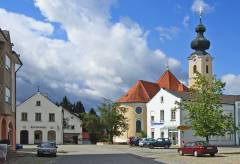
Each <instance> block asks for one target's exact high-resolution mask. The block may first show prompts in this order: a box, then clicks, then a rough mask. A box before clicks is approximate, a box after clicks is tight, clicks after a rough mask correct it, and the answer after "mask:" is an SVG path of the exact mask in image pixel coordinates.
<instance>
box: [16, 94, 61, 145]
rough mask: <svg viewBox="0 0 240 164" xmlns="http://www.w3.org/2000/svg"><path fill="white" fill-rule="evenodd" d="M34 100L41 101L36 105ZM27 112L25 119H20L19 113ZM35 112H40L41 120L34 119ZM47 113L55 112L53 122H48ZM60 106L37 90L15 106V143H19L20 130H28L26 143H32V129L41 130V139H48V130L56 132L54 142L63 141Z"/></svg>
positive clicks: (44, 140)
mask: <svg viewBox="0 0 240 164" xmlns="http://www.w3.org/2000/svg"><path fill="white" fill-rule="evenodd" d="M36 101H40V102H41V106H36ZM22 112H26V113H27V121H22V120H21V113H22ZM35 113H41V119H42V120H41V121H35ZM49 113H54V114H55V122H49ZM62 120H63V118H62V107H58V106H56V105H55V104H54V103H52V102H51V101H50V100H49V99H48V98H47V97H45V96H43V95H42V94H41V93H39V92H37V93H36V94H35V95H33V96H32V97H30V98H29V99H28V100H26V101H25V102H23V103H22V104H20V105H19V106H18V107H17V118H16V121H17V143H20V133H21V131H22V130H27V131H28V136H29V137H28V143H29V144H34V131H37V130H40V131H42V137H43V138H42V141H43V142H47V141H48V132H49V131H55V132H56V143H57V144H62V143H63V131H62Z"/></svg>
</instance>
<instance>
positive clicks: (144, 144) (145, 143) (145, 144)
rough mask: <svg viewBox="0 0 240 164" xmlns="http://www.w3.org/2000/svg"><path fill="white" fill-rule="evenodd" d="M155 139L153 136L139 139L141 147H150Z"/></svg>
mask: <svg viewBox="0 0 240 164" xmlns="http://www.w3.org/2000/svg"><path fill="white" fill-rule="evenodd" d="M154 141H155V140H154V139H153V138H143V139H142V140H140V141H139V146H140V147H148V145H149V144H150V143H152V142H154Z"/></svg>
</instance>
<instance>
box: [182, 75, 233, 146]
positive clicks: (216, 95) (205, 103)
mask: <svg viewBox="0 0 240 164" xmlns="http://www.w3.org/2000/svg"><path fill="white" fill-rule="evenodd" d="M224 86H225V84H224V83H222V82H221V81H220V80H218V79H216V77H212V78H211V79H210V80H208V79H207V78H206V77H205V76H203V75H201V74H200V73H197V77H196V82H195V85H194V86H193V87H192V88H190V96H191V100H189V101H183V102H182V103H180V104H179V105H180V108H181V109H183V110H187V113H188V116H187V123H188V124H189V125H190V126H191V128H192V129H193V131H194V135H195V136H201V137H205V138H206V141H207V142H208V141H209V136H223V135H225V133H226V132H227V131H229V132H233V131H234V130H235V126H234V120H233V118H232V116H231V115H229V114H224V113H223V110H222V108H221V107H222V105H221V96H222V93H223V88H224Z"/></svg>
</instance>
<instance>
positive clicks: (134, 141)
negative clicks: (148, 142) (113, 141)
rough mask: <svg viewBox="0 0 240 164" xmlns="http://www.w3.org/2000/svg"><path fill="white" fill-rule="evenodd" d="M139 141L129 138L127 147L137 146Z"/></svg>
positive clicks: (138, 139)
mask: <svg viewBox="0 0 240 164" xmlns="http://www.w3.org/2000/svg"><path fill="white" fill-rule="evenodd" d="M140 140H141V138H139V137H130V138H129V145H130V146H139V141H140Z"/></svg>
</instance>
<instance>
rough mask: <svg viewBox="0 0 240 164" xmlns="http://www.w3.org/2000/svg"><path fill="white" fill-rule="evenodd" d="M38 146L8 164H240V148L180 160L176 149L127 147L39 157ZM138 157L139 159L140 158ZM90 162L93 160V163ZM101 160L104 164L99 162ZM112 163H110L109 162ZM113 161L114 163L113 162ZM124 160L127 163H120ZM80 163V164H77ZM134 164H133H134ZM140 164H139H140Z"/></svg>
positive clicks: (80, 148)
mask: <svg viewBox="0 0 240 164" xmlns="http://www.w3.org/2000/svg"><path fill="white" fill-rule="evenodd" d="M35 149H36V148H35V146H32V145H27V146H24V150H21V151H20V152H18V153H17V154H16V156H12V157H11V158H9V159H8V161H7V163H9V164H32V163H33V164H54V163H67V164H71V163H76V161H78V162H79V163H80V162H81V163H82V162H84V163H83V164H88V163H91V164H92V163H94V162H93V161H91V160H92V159H96V160H95V162H97V163H99V164H100V163H101V160H102V161H104V163H103V164H108V163H110V164H117V163H118V162H121V163H122V162H124V164H127V163H126V161H128V160H129V161H135V162H137V161H138V162H137V163H139V161H144V163H146V161H148V163H151V162H153V161H159V162H163V163H170V164H202V163H205V164H216V163H217V164H240V148H229V147H226V148H222V147H220V148H219V153H218V154H217V155H216V156H215V157H209V156H203V157H193V156H190V155H186V156H179V155H178V154H177V149H176V148H170V149H161V148H160V149H148V148H139V147H129V146H127V145H103V146H96V145H60V146H59V149H58V152H59V153H58V156H57V157H37V156H36V153H35V151H36V150H35ZM137 157H139V158H137ZM136 158H137V160H136ZM90 159H91V160H90ZM99 159H101V160H99ZM107 159H109V160H107ZM110 159H111V160H110ZM119 159H124V160H125V161H124V160H119ZM97 160H99V161H97ZM78 162H77V163H78ZM131 164H134V162H131ZM139 164H140V163H139Z"/></svg>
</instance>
